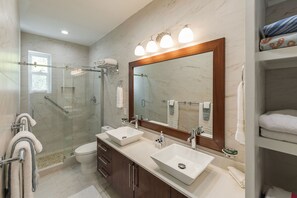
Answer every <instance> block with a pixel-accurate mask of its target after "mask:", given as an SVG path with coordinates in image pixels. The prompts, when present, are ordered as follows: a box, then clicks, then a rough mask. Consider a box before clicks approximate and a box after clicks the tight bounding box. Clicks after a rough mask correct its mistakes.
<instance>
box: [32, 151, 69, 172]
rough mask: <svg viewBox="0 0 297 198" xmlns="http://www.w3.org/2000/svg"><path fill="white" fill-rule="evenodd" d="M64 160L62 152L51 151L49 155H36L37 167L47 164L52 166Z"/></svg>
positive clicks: (46, 165) (43, 166)
mask: <svg viewBox="0 0 297 198" xmlns="http://www.w3.org/2000/svg"><path fill="white" fill-rule="evenodd" d="M63 160H64V153H63V152H57V153H52V154H49V155H45V156H42V157H37V159H36V161H37V167H38V168H39V169H42V168H46V167H49V166H52V165H54V164H58V163H61V162H63Z"/></svg>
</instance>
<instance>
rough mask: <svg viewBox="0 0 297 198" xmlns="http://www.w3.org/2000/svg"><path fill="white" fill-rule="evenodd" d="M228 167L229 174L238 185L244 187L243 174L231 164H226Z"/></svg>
mask: <svg viewBox="0 0 297 198" xmlns="http://www.w3.org/2000/svg"><path fill="white" fill-rule="evenodd" d="M228 169H229V174H230V175H231V176H232V177H233V178H234V179H235V181H236V182H237V183H238V184H239V186H240V187H241V188H245V174H244V173H243V172H241V171H240V170H238V169H236V168H234V167H232V166H228Z"/></svg>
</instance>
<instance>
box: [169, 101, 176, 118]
mask: <svg viewBox="0 0 297 198" xmlns="http://www.w3.org/2000/svg"><path fill="white" fill-rule="evenodd" d="M168 102H169V113H170V115H173V114H174V102H175V101H174V100H169V101H168Z"/></svg>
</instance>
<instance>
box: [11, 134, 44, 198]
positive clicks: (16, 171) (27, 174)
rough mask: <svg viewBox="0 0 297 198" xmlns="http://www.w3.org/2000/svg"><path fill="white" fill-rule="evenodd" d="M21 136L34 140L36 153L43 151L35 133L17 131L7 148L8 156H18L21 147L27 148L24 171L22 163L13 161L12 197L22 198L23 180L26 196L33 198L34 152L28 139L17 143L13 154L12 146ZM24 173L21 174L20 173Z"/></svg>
mask: <svg viewBox="0 0 297 198" xmlns="http://www.w3.org/2000/svg"><path fill="white" fill-rule="evenodd" d="M20 138H28V139H30V140H32V142H33V144H34V148H35V151H36V153H40V152H41V151H42V145H41V143H40V142H39V140H37V138H36V137H35V136H34V134H33V133H31V132H29V131H21V132H19V133H17V134H16V135H15V136H14V137H13V138H12V140H11V141H10V143H9V146H8V148H7V152H6V156H12V157H17V156H18V155H19V151H20V150H21V149H25V160H24V162H23V170H24V171H23V172H22V171H21V166H20V163H18V162H14V163H11V176H10V178H11V181H10V182H11V184H10V192H11V198H20V197H22V196H21V194H20V193H21V192H22V180H21V179H23V185H24V189H23V191H24V198H31V197H34V196H33V192H32V154H31V147H30V144H29V143H28V142H26V141H21V142H19V143H17V144H16V146H15V149H14V152H13V154H12V155H11V151H12V147H13V145H14V143H15V142H16V141H18V140H19V139H20ZM21 173H22V174H23V176H21V175H20V174H21ZM6 179H8V171H7V172H6ZM6 186H8V180H6Z"/></svg>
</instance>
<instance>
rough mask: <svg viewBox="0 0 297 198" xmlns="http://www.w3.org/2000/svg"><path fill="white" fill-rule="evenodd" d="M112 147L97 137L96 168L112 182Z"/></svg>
mask: <svg viewBox="0 0 297 198" xmlns="http://www.w3.org/2000/svg"><path fill="white" fill-rule="evenodd" d="M112 150H113V149H112V148H111V147H110V146H108V145H107V144H105V143H104V142H102V141H101V140H99V139H97V170H98V172H99V173H100V174H101V175H102V176H103V177H104V178H105V179H106V180H107V181H108V182H109V183H111V182H112V177H111V175H112V156H111V154H112Z"/></svg>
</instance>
